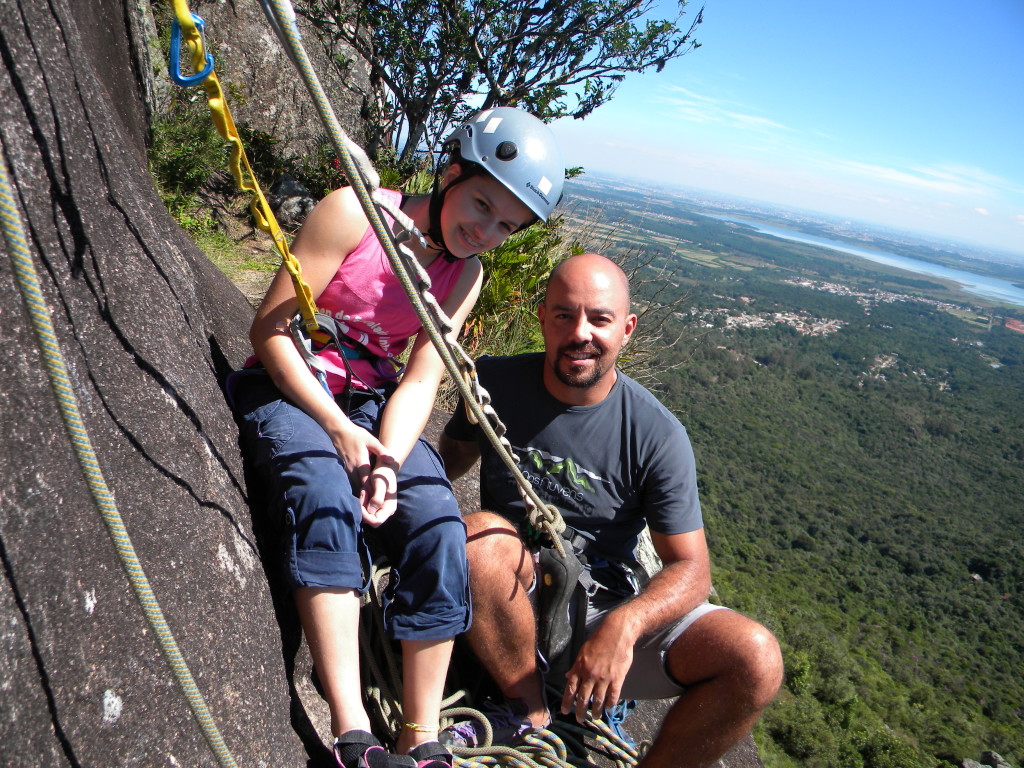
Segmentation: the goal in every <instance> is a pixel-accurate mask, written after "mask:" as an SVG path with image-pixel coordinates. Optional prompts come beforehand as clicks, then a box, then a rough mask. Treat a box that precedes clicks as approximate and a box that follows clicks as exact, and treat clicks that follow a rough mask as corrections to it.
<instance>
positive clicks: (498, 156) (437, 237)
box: [232, 107, 564, 768]
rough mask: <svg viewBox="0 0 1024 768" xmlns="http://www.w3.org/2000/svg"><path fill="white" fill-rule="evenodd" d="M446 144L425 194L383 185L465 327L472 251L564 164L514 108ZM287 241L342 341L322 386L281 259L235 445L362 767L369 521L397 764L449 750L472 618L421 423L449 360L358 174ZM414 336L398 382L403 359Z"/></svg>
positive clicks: (328, 357)
mask: <svg viewBox="0 0 1024 768" xmlns="http://www.w3.org/2000/svg"><path fill="white" fill-rule="evenodd" d="M446 149H447V150H448V151H449V161H448V162H447V163H446V164H442V166H441V168H440V169H439V171H438V173H437V175H436V176H435V183H434V191H433V194H432V195H430V196H429V197H413V198H406V199H402V198H401V195H399V193H397V192H386V193H385V194H390V195H392V197H393V199H395V200H396V201H398V200H401V209H402V211H403V212H404V213H405V214H406V215H408V216H409V217H410V218H411V219H412V220H413V222H414V223H415V225H416V226H417V228H419V229H420V231H422V232H425V233H426V240H427V242H426V246H425V247H424V246H423V245H422V244H420V243H415V242H411V241H410V245H409V247H410V249H411V251H412V252H413V255H414V256H415V258H416V259H417V260H418V261H419V262H420V263H421V264H422V265H423V266H424V267H425V268H426V270H427V273H428V274H429V276H430V279H431V281H432V286H433V287H432V292H433V294H434V296H435V297H436V298H437V300H438V302H439V304H440V305H441V307H442V309H443V310H444V311H445V313H446V314H447V315H448V316H449V317H450V318H451V319H452V321H453V327H455V328H460V327H461V326H462V323H463V321H464V320H465V318H466V315H467V314H468V313H469V311H470V309H471V308H472V306H473V304H474V302H475V301H476V298H477V295H478V293H479V291H480V284H481V280H482V267H481V264H480V261H479V259H477V258H476V254H478V253H482V252H484V251H487V250H490V249H491V248H494V247H496V246H498V245H500V244H501V243H502V242H503V241H504V240H505V238H507V237H508V236H509V235H510V234H512V233H513V232H516V231H517V230H519V229H522V228H523V227H526V226H528V225H529V224H531V223H532V222H533V221H535V220H537V219H538V218H540V219H545V220H546V219H547V218H548V216H549V215H550V213H551V211H552V209H553V208H554V207H555V205H556V204H557V203H558V200H559V196H560V192H561V187H562V181H563V178H564V166H563V163H562V159H561V155H560V153H559V151H558V148H557V146H556V144H555V142H554V138H553V136H552V134H551V132H550V130H549V129H548V128H547V126H545V125H544V124H543V123H542V122H540V121H539V120H538V119H536V118H534V117H532V116H531V115H529V114H527V113H525V112H522V111H520V110H517V109H512V108H508V107H500V108H497V109H492V110H486V111H484V112H481V113H479V114H477V115H475V116H474V117H473V118H471V119H470V120H469V121H468V122H467V123H465V124H464V125H463V126H461V127H460V128H459V129H458V130H456V131H455V133H454V134H453V135H452V136H451V137H450V138H449V140H448V142H446ZM387 221H388V223H389V225H391V226H392V227H393V226H394V223H393V221H391V220H390V217H388V219H387ZM293 251H294V253H295V256H296V257H297V258H298V259H299V261H300V263H301V264H302V274H303V277H304V278H305V279H306V281H307V282H308V284H309V287H310V290H311V291H312V294H313V296H315V297H317V298H316V303H317V310H318V312H320V313H323V314H326V315H329V316H330V317H331V318H333V319H334V320H335V322H336V324H337V327H338V328H339V329H340V331H341V332H342V333H343V334H344V337H343V338H342V344H341V346H340V347H332V346H329V347H325V348H324V349H323V350H320V351H319V352H317V353H316V354H317V357H318V359H319V361H320V362H321V363H322V367H323V368H324V370H325V372H326V386H327V388H329V389H330V394H329V393H328V392H327V390H326V389H325V388H324V386H322V385H321V383H320V382H319V381H318V380H317V378H316V377H315V376H314V375H313V374H312V373H311V372H310V369H309V367H308V366H307V364H306V363H305V362H304V360H303V357H302V355H301V354H300V352H299V351H298V350H297V348H296V347H295V345H294V343H293V341H292V338H291V335H290V333H289V329H288V326H289V321H290V320H291V319H292V317H293V316H294V315H295V314H296V311H297V308H298V301H297V299H296V297H295V292H294V289H293V287H292V283H291V279H290V276H289V275H288V273H287V272H286V270H285V269H284V268H282V269H280V270H279V271H278V273H277V275H276V276H275V278H274V280H273V282H272V283H271V286H270V288H269V290H268V291H267V294H266V297H265V298H264V300H263V303H262V305H261V306H260V308H259V310H258V311H257V313H256V318H255V320H254V321H253V324H252V328H251V330H250V339H251V341H252V345H253V349H254V351H255V353H256V354H255V357H254V358H253V359H252V361H251V364H247V368H248V369H250V370H260V371H265V372H266V374H269V376H267V375H262V376H261V375H246V376H240V377H237V380H236V383H235V385H234V387H233V392H232V395H233V401H234V405H235V408H236V410H237V411H238V413H239V414H240V416H241V419H242V423H243V427H242V441H243V444H244V445H245V446H246V450H247V451H248V453H249V455H250V457H251V459H252V461H253V463H254V465H255V468H256V469H257V471H258V472H259V474H260V475H261V476H263V477H265V478H267V482H268V483H269V486H270V490H271V493H272V498H273V501H272V504H273V505H274V509H275V510H277V511H279V512H280V514H281V516H282V518H283V520H284V522H285V526H286V529H287V538H286V541H285V545H286V554H285V560H286V565H287V577H288V581H289V584H290V585H291V586H292V588H293V589H294V595H295V602H296V605H297V607H298V612H299V618H300V621H301V624H302V629H303V632H304V633H305V636H306V642H307V644H308V646H309V650H310V654H311V655H312V658H313V662H314V665H315V667H316V670H317V674H318V676H319V678H320V682H321V683H322V686H323V693H324V697H325V699H326V700H327V703H328V705H329V706H330V710H331V729H332V732H333V734H334V736H335V742H334V754H335V758H336V759H337V761H338V764H339V766H342V768H356V766H357V764H358V763H359V762H360V759H361V758H362V757H363V756H364V754H365V753H366V752H367V750H368V749H374V750H375V751H376V750H379V748H380V743H379V742H378V741H377V740H376V739H375V738H374V737H373V736H372V735H371V734H370V733H369V730H370V723H369V719H368V717H367V714H366V712H365V710H364V708H363V706H362V689H361V685H360V680H359V662H358V652H359V648H358V629H357V623H358V617H359V603H360V595H361V594H362V593H363V592H364V591H365V589H366V584H365V578H364V576H363V573H362V569H361V564H360V553H361V552H362V551H363V550H364V548H365V547H366V544H365V543H364V533H365V534H369V535H368V538H369V539H370V542H371V544H372V546H373V547H374V548H376V547H379V548H380V549H381V550H382V551H383V552H384V553H385V554H386V555H387V557H388V559H389V560H390V562H391V564H392V568H393V576H392V579H391V584H390V586H389V587H388V590H387V594H386V607H385V622H386V625H387V629H388V633H389V635H390V636H391V637H392V638H394V639H397V640H399V641H400V643H401V646H402V656H403V669H404V672H403V675H404V685H403V689H404V691H403V697H402V709H403V715H404V718H405V725H404V726H403V728H402V730H401V733H400V734H399V736H398V740H397V743H396V745H395V749H396V753H397V754H398V755H411V757H404V758H400V759H398V761H397V762H399V763H402V764H406V765H412V764H415V763H419V764H420V765H421V766H425V765H426V764H428V763H430V762H433V761H438V760H440V761H442V762H444V763H448V764H450V762H451V756H450V755H449V754H448V752H447V750H445V749H444V747H442V746H441V745H440V744H438V743H437V729H438V720H439V713H440V705H441V699H442V695H443V689H444V683H445V676H446V673H447V669H448V662H449V659H450V656H451V650H452V640H453V638H454V636H455V635H457V634H459V633H461V632H464V631H465V630H466V629H467V628H468V627H469V623H470V610H469V603H468V574H467V565H466V554H465V543H466V532H465V525H464V524H463V523H462V519H461V517H460V515H459V510H458V507H457V505H456V502H455V499H454V497H453V495H452V493H451V487H450V485H449V484H448V481H447V480H446V479H445V474H444V469H443V466H442V464H441V461H440V459H439V457H438V456H437V454H436V452H435V451H434V450H433V448H432V447H431V446H430V445H429V444H428V443H427V442H426V441H425V440H424V439H423V438H422V436H421V432H422V431H423V427H424V425H425V424H426V421H427V418H428V416H429V414H430V411H431V409H432V407H433V404H434V396H435V393H436V390H437V386H438V383H439V382H440V379H441V375H442V373H443V368H444V366H443V363H442V361H441V359H440V356H439V355H438V354H437V352H436V350H435V349H434V347H433V345H432V344H431V342H430V340H429V339H428V338H427V334H425V333H424V334H419V333H418V331H419V330H420V327H421V326H420V322H419V319H418V318H417V316H416V314H415V312H414V310H413V308H412V305H411V304H410V302H409V300H408V298H407V297H406V295H405V293H404V291H403V289H402V287H401V285H400V284H399V283H398V280H397V278H396V277H395V275H394V274H393V273H392V270H391V265H390V262H389V260H388V258H387V255H386V254H385V252H384V250H383V248H382V247H381V246H380V244H379V242H378V241H377V238H376V236H375V234H374V232H373V230H372V229H371V228H370V227H369V224H368V222H367V220H366V217H365V215H364V214H363V211H362V209H361V208H360V206H359V203H358V201H357V199H356V197H355V194H354V193H353V192H352V190H351V189H349V188H344V189H341V190H338V191H335V192H333V193H331V194H330V195H328V196H327V197H325V198H324V199H323V200H322V201H321V202H320V203H319V204H318V205H317V207H316V208H315V209H314V210H313V212H312V213H311V214H310V215H309V217H308V218H307V220H306V222H305V224H304V225H303V226H302V229H301V231H300V232H299V234H298V235H297V236H296V238H295V243H294V246H293ZM413 336H415V337H416V338H415V342H414V343H413V346H412V350H411V352H410V355H409V359H408V363H407V365H406V367H405V369H404V372H403V373H402V374H401V377H400V379H399V378H397V376H396V371H397V370H398V366H397V364H396V363H395V362H394V361H395V358H397V357H398V356H399V355H400V354H401V353H402V352H403V351H404V349H405V348H406V346H407V344H408V342H409V341H410V339H411V338H412V337H413ZM396 379H397V384H396ZM377 754H378V756H379V755H380V753H379V752H378V753H377ZM363 762H368V761H365V760H364V761H363ZM434 768H443V767H442V766H434Z"/></svg>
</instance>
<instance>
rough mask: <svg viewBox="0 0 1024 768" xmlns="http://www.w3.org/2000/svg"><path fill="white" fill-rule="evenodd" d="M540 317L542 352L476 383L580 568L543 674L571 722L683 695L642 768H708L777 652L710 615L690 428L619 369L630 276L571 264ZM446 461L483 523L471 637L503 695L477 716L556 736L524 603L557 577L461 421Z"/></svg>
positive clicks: (751, 708) (739, 625)
mask: <svg viewBox="0 0 1024 768" xmlns="http://www.w3.org/2000/svg"><path fill="white" fill-rule="evenodd" d="M537 317H538V319H539V321H540V326H541V330H542V333H543V337H544V352H543V353H539V354H528V355H519V356H516V357H507V358H484V359H482V360H480V361H479V363H478V372H479V376H480V380H481V382H482V384H483V386H484V387H486V388H487V390H488V391H489V392H490V394H491V398H492V401H493V403H494V407H495V409H496V410H497V412H498V414H499V415H500V416H501V418H502V420H503V421H504V422H505V424H506V426H507V427H508V432H507V437H508V438H509V440H510V442H511V443H512V447H513V450H514V452H515V453H516V455H517V456H518V457H519V465H520V468H521V469H522V471H523V473H524V475H525V476H526V477H527V478H528V479H529V481H530V482H531V483H532V485H533V487H534V490H536V491H537V493H538V495H539V496H540V497H541V498H542V499H544V500H545V501H547V502H548V503H550V504H553V505H555V506H556V507H557V508H558V509H559V511H560V513H561V515H562V517H563V519H564V520H565V521H566V523H567V524H568V526H569V529H568V531H567V534H566V535H567V538H568V543H569V544H571V545H572V546H573V548H574V549H575V551H576V552H578V553H580V554H581V555H582V559H583V560H585V563H586V566H587V568H586V572H585V574H584V576H583V579H582V580H581V583H584V584H585V585H586V587H587V589H586V592H582V593H581V592H579V591H577V594H576V596H575V597H574V598H573V600H574V601H585V603H586V604H585V606H584V607H585V610H584V611H580V612H578V613H577V611H576V610H575V607H579V606H578V605H577V604H576V602H573V603H571V606H575V607H570V608H569V609H568V610H566V609H564V608H563V609H561V610H562V613H563V614H564V616H565V617H567V618H570V619H571V618H572V617H575V616H578V617H579V619H578V623H579V624H580V626H579V630H580V634H579V635H577V637H578V642H577V644H576V645H575V646H573V645H572V644H571V643H570V646H569V648H568V649H567V651H566V652H565V653H564V654H563V655H562V658H554V659H549V660H548V661H550V662H551V664H552V667H553V669H552V673H551V674H552V675H553V676H554V675H557V676H558V677H559V678H561V677H562V676H564V683H565V688H564V695H563V696H562V699H561V701H560V702H559V707H560V709H561V712H562V713H563V714H567V715H568V714H572V713H574V714H575V716H576V718H577V719H578V720H582V719H583V718H584V717H586V715H587V714H588V710H590V711H591V712H592V713H593V715H594V717H600V716H601V712H602V710H603V709H605V708H611V707H612V706H614V705H615V704H616V702H618V701H619V700H622V699H625V700H628V699H656V698H670V697H675V696H678V700H677V701H676V702H675V704H673V705H672V707H671V709H670V710H669V713H668V715H667V716H666V718H665V721H664V722H663V723H662V726H661V729H660V731H659V733H658V736H657V737H656V739H655V740H654V743H653V745H652V746H651V748H650V750H649V751H648V752H647V754H646V755H645V756H644V758H643V760H642V761H641V765H642V766H643V768H655V767H656V766H666V767H667V766H672V768H683V767H685V768H695V767H696V766H709V765H712V764H713V763H714V762H715V761H716V760H717V759H718V758H719V757H721V755H723V754H724V753H725V752H726V751H727V750H728V749H729V748H730V747H731V746H732V745H733V744H735V743H736V742H737V741H739V740H740V739H741V738H742V737H743V736H744V735H746V734H747V733H748V732H749V731H750V729H751V728H752V727H753V725H754V723H755V722H756V721H757V719H758V717H759V716H760V714H761V712H762V711H763V710H764V708H765V707H766V706H767V705H768V704H769V703H770V702H771V701H772V699H773V698H774V697H775V694H776V693H777V691H778V687H779V684H780V682H781V680H782V659H781V655H780V653H779V647H778V644H777V642H776V641H775V638H774V637H773V636H772V635H771V633H770V632H769V631H768V630H767V629H765V628H764V627H762V626H761V625H759V624H757V623H756V622H754V621H752V620H751V619H749V618H747V617H745V616H742V615H740V614H739V613H736V612H734V611H731V610H728V609H725V608H722V607H720V606H716V605H712V604H710V603H709V602H708V601H707V598H708V595H709V592H710V589H711V573H710V564H709V558H708V550H707V544H706V541H705V538H704V527H703V521H702V518H701V512H700V502H699V500H698V497H697V481H696V471H695V467H694V460H693V451H692V449H691V447H690V442H689V439H688V437H687V435H686V431H685V429H684V428H683V427H682V425H681V424H680V423H679V422H678V420H676V418H675V417H674V416H673V415H672V414H671V413H670V412H669V411H668V410H667V409H666V408H664V407H663V406H662V405H661V404H660V403H659V402H658V401H657V400H656V399H655V398H654V396H653V395H651V394H650V393H649V392H648V391H647V390H646V389H644V388H643V387H641V386H640V385H639V384H637V383H636V382H634V381H633V380H631V379H630V378H628V377H627V376H625V375H624V374H623V373H622V372H621V371H619V370H617V369H616V367H615V365H616V361H617V360H618V357H619V353H620V352H621V350H622V348H623V347H624V346H625V345H626V343H627V342H628V341H629V338H630V336H631V335H632V334H633V331H634V330H635V328H636V323H637V318H636V315H634V314H633V313H632V312H630V303H629V285H628V280H627V279H626V276H625V274H623V272H622V270H621V269H619V267H618V266H617V265H616V264H615V263H614V262H612V261H610V260H609V259H606V258H604V257H603V256H599V255H597V254H592V253H591V254H584V255H580V256H574V257H572V258H569V259H567V260H565V261H563V262H561V263H560V264H559V265H558V266H557V267H556V268H555V270H554V271H553V272H552V274H551V277H550V279H549V281H548V287H547V291H546V293H545V297H544V302H543V303H542V304H541V305H540V307H539V308H538V311H537ZM440 449H441V455H442V457H443V458H444V460H445V464H446V468H447V472H448V475H449V477H450V478H453V479H454V478H456V477H459V476H461V475H462V474H464V473H465V472H466V471H467V470H468V469H469V468H470V467H472V466H473V464H474V463H475V462H476V461H477V460H478V459H480V460H481V468H480V495H481V507H482V509H484V510H488V511H481V512H476V513H473V514H469V515H466V517H465V521H466V525H467V527H468V538H469V544H468V556H469V563H470V584H471V590H472V605H473V625H472V627H471V629H470V631H469V632H468V633H467V636H466V637H467V639H468V640H469V644H470V647H471V648H472V649H473V651H474V653H475V654H476V655H477V656H478V658H479V659H480V661H481V663H482V664H483V665H484V667H485V668H486V669H487V670H488V672H489V673H490V674H491V676H492V677H493V678H494V681H495V682H496V683H497V685H498V687H499V688H500V689H501V691H502V693H503V694H504V702H497V703H491V704H488V705H487V715H488V718H489V719H490V720H491V724H492V727H493V728H494V731H495V734H496V735H495V739H496V741H497V740H498V739H499V738H500V739H502V740H505V741H515V740H516V739H517V738H518V737H521V736H522V735H523V734H524V733H526V732H528V731H529V730H530V729H532V728H539V727H543V726H545V725H546V724H548V723H549V722H550V713H549V710H548V706H547V701H546V698H545V695H544V685H543V677H542V672H541V668H540V667H541V666H542V665H540V664H539V663H538V659H537V654H536V652H535V649H536V648H537V621H536V617H535V604H536V603H537V602H538V599H537V598H536V597H535V596H534V593H535V591H539V592H541V597H540V600H539V602H546V601H545V600H544V599H543V598H544V591H543V589H540V590H537V587H536V585H537V584H538V583H540V584H542V585H544V584H546V583H549V582H550V581H551V578H550V576H549V577H548V578H547V579H546V580H545V578H544V575H543V574H539V573H538V571H539V568H538V562H541V561H543V560H544V558H542V557H538V555H537V552H536V549H537V547H536V546H532V547H531V546H529V545H527V544H525V543H524V541H523V539H522V538H521V534H522V533H523V526H524V523H525V520H524V518H525V515H524V513H523V504H522V500H521V498H520V496H519V493H518V490H517V489H516V487H515V483H514V481H513V480H512V478H511V475H510V473H509V472H508V469H507V468H506V467H505V465H504V463H503V462H502V461H501V459H500V458H499V457H498V456H497V455H496V454H495V452H494V450H493V448H492V447H491V446H490V443H489V442H488V441H487V440H486V439H485V438H484V437H483V435H482V434H481V433H480V432H479V429H478V428H476V427H474V426H472V425H471V424H470V423H469V422H468V420H467V419H466V418H465V412H464V409H463V408H462V407H459V408H457V409H456V412H455V415H454V416H453V417H452V419H451V421H450V422H449V423H448V425H447V426H446V427H445V432H444V434H443V436H442V438H441V442H440ZM645 525H647V526H649V527H650V530H651V537H652V540H653V543H654V547H655V550H656V551H657V553H658V555H659V556H660V557H661V559H662V561H663V563H664V568H663V569H662V570H661V571H659V572H658V573H657V574H655V575H654V576H653V577H652V578H649V580H648V578H647V577H646V575H645V574H644V573H643V569H642V567H641V566H640V565H639V564H638V562H637V560H636V554H635V549H636V546H637V541H638V536H639V534H640V532H641V530H642V529H643V527H644V526H645ZM547 561H548V562H550V558H548V560H547ZM552 573H554V570H552ZM538 576H540V578H539V579H538ZM571 586H572V585H570V588H571ZM584 613H585V620H584V618H583V616H584ZM556 620H557V619H556ZM584 624H585V626H583V625H584ZM541 626H542V627H544V626H548V623H547V622H542V623H541ZM580 643H581V644H582V645H580ZM566 669H567V670H568V671H565V670H566ZM555 670H557V672H556V671H555ZM553 681H555V682H561V681H560V680H553ZM480 730H482V729H480V728H479V727H478V726H476V725H475V724H474V723H473V722H467V723H460V724H458V725H456V726H454V727H452V728H450V729H448V730H447V731H446V732H445V733H444V734H443V735H442V738H443V740H446V741H447V742H448V743H449V744H450V745H452V746H476V745H477V744H478V743H479V741H480V738H481V734H480V732H479V731H480Z"/></svg>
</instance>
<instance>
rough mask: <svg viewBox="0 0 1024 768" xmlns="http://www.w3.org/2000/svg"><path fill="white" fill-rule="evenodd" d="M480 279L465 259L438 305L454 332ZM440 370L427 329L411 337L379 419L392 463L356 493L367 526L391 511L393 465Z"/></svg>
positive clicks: (411, 440)
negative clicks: (406, 358)
mask: <svg viewBox="0 0 1024 768" xmlns="http://www.w3.org/2000/svg"><path fill="white" fill-rule="evenodd" d="M482 282H483V267H482V266H481V264H480V260H479V259H477V258H472V259H470V260H468V261H467V263H466V267H465V269H463V270H462V274H461V275H460V276H459V279H458V281H457V282H456V283H455V286H454V288H453V289H452V292H451V294H450V295H449V296H448V299H447V300H446V301H445V302H444V303H443V304H442V305H441V308H442V309H443V310H444V312H445V314H446V315H448V317H450V318H451V320H452V327H453V328H454V329H455V330H454V331H453V332H452V333H453V334H454V335H455V336H457V335H458V332H459V331H460V330H461V329H462V325H463V323H465V321H466V317H467V316H468V315H469V311H470V310H471V309H472V308H473V305H474V304H475V303H476V299H477V296H479V294H480V285H481V283H482ZM443 374H444V362H443V361H442V360H441V356H440V355H439V354H438V352H437V350H436V349H435V348H434V345H433V343H432V342H431V341H430V337H429V335H428V334H427V333H426V331H420V333H419V334H417V336H416V342H415V343H414V344H413V347H412V351H411V352H410V354H409V362H408V364H407V366H406V369H405V373H404V374H403V375H402V380H401V382H400V383H399V385H398V388H397V389H396V390H395V392H394V394H392V395H391V397H390V398H388V404H387V407H386V408H385V409H384V417H383V419H382V420H381V427H380V433H379V436H380V441H381V442H382V443H383V444H384V445H385V446H386V447H387V450H388V454H389V455H390V456H391V457H392V458H393V459H394V460H395V461H396V462H397V464H391V463H387V462H384V463H380V462H378V465H377V466H376V467H374V470H373V473H372V474H371V476H370V478H369V479H368V481H367V483H366V484H365V485H364V488H363V494H362V496H361V497H360V498H361V500H362V502H363V519H364V520H366V521H367V523H369V524H370V525H380V524H381V523H382V522H384V520H386V519H387V518H388V517H390V516H391V514H392V513H393V512H394V510H395V504H396V490H397V481H396V479H395V476H396V474H397V466H398V465H399V464H401V462H402V461H404V460H405V457H406V456H408V455H409V452H410V451H411V450H412V447H413V446H414V445H415V444H416V441H417V440H418V439H419V436H420V434H422V432H423V428H424V427H425V426H426V424H427V419H428V418H429V417H430V412H431V410H432V409H433V407H434V396H435V395H436V394H437V387H438V384H440V382H441V376H442V375H443Z"/></svg>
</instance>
